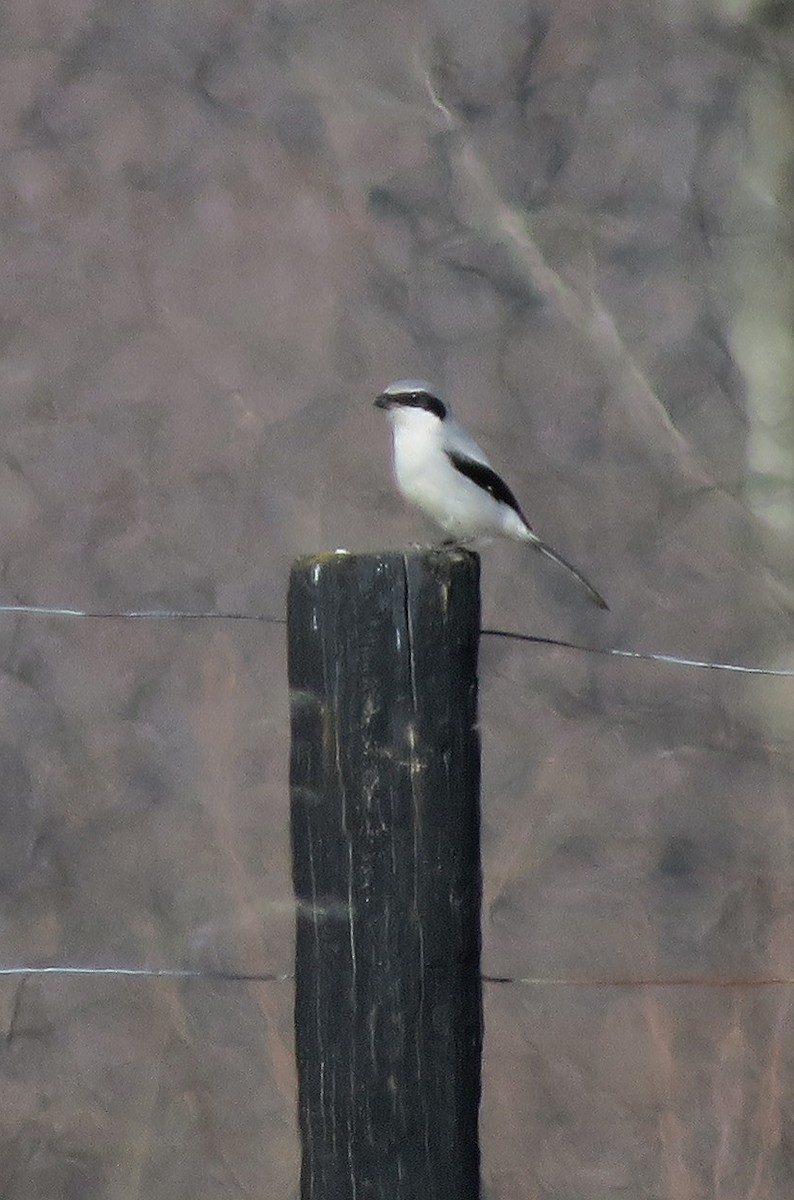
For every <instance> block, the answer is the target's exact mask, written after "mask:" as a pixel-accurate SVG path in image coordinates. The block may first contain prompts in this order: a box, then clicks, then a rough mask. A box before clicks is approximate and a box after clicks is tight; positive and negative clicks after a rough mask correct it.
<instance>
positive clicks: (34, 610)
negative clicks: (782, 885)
mask: <svg viewBox="0 0 794 1200" xmlns="http://www.w3.org/2000/svg"><path fill="white" fill-rule="evenodd" d="M2 613H10V614H14V613H16V614H17V615H20V616H39V617H82V618H93V619H95V620H105V621H123V620H131V621H259V622H260V623H262V624H266V625H286V623H287V618H286V617H274V616H272V615H271V614H269V613H242V612H184V611H181V610H179V609H168V608H162V609H160V608H149V609H127V610H124V611H121V612H102V611H95V610H91V609H83V608H56V607H49V606H46V605H41V604H0V614H2ZM480 634H481V636H482V637H498V638H506V639H508V640H510V641H514V642H527V643H529V644H530V645H534V646H557V647H559V648H560V649H563V650H574V651H576V652H577V653H579V654H598V655H601V656H602V657H606V658H629V659H634V660H637V661H641V662H657V663H664V664H666V665H667V666H673V667H691V668H694V669H696V670H703V671H732V672H734V674H739V675H766V676H773V677H775V678H777V679H794V668H788V667H751V666H746V665H744V664H743V663H729V662H713V661H711V660H709V659H700V658H683V657H682V656H680V655H678V654H663V653H660V652H659V653H654V652H650V651H642V650H622V649H620V648H618V647H614V646H612V647H604V646H587V645H585V644H584V643H583V642H569V641H566V640H564V639H563V638H551V637H542V636H541V635H540V634H533V633H514V632H513V631H512V630H509V629H481V630H480Z"/></svg>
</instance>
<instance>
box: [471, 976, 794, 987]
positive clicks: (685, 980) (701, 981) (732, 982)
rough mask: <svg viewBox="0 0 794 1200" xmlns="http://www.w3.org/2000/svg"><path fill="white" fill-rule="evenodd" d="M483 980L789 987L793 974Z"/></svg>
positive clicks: (489, 979) (494, 979)
mask: <svg viewBox="0 0 794 1200" xmlns="http://www.w3.org/2000/svg"><path fill="white" fill-rule="evenodd" d="M480 978H481V980H482V982H483V983H490V984H512V985H515V986H519V987H561V988H562V987H566V988H723V989H725V988H766V987H791V985H792V984H794V976H787V975H770V976H742V975H736V976H716V977H714V976H712V977H711V978H709V977H708V976H685V975H678V976H675V975H674V976H671V977H669V978H654V977H651V978H647V979H628V978H621V977H617V976H616V977H615V978H612V979H565V978H555V977H553V976H552V977H546V976H532V975H528V976H523V977H521V976H519V977H516V978H514V977H512V976H508V975H481V976H480Z"/></svg>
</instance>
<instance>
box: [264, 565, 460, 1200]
mask: <svg viewBox="0 0 794 1200" xmlns="http://www.w3.org/2000/svg"><path fill="white" fill-rule="evenodd" d="M479 625H480V603H479V559H478V558H477V556H476V555H474V554H472V553H469V552H467V551H460V550H452V551H446V550H445V551H431V550H421V551H416V552H411V553H407V554H398V553H393V554H373V555H342V554H339V555H329V556H323V557H319V558H312V559H305V560H302V561H300V562H298V563H297V564H296V565H295V566H294V567H293V571H292V576H291V580H290V589H289V601H288V626H289V628H288V641H289V682H290V689H291V706H292V756H291V771H290V783H291V818H292V846H293V874H294V883H295V894H296V899H297V945H296V970H295V1037H296V1048H297V1062H298V1090H299V1115H300V1130H301V1137H302V1153H303V1161H302V1171H301V1197H302V1200H434V1198H435V1200H476V1197H478V1196H479V1146H478V1139H477V1116H478V1107H479V1098H480V1059H481V1043H482V1004H481V991H480V894H481V884H480V813H479V783H480V759H479V738H478V734H477V730H476V721H477V674H476V672H477V648H478V640H479Z"/></svg>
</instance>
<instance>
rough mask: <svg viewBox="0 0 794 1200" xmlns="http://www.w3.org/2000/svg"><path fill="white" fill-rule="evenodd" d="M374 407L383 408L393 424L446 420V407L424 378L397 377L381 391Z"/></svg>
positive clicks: (428, 422) (429, 422)
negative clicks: (396, 379)
mask: <svg viewBox="0 0 794 1200" xmlns="http://www.w3.org/2000/svg"><path fill="white" fill-rule="evenodd" d="M375 407H376V408H382V409H385V411H386V412H387V413H388V414H389V416H390V417H391V420H392V422H393V423H394V424H398V423H399V424H406V423H411V424H413V423H419V422H422V423H427V424H433V425H435V424H436V423H437V422H441V421H446V419H447V415H448V409H447V406H446V404H445V403H444V402H443V400H439V398H438V396H437V395H436V394H435V392H434V391H433V388H432V387H431V385H430V384H429V383H427V381H426V380H424V379H399V380H398V381H397V382H396V383H390V384H389V386H388V387H387V388H386V389H385V390H384V391H382V392H381V394H380V395H379V396H378V398H377V400H376V401H375Z"/></svg>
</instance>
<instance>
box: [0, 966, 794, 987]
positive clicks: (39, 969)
mask: <svg viewBox="0 0 794 1200" xmlns="http://www.w3.org/2000/svg"><path fill="white" fill-rule="evenodd" d="M41 975H48V976H52V975H55V976H61V977H63V976H67V977H76V976H85V975H88V976H93V977H96V976H104V977H115V978H133V979H206V980H208V981H210V982H214V983H290V982H291V981H292V980H293V979H294V978H295V976H294V975H293V974H292V972H286V973H282V974H271V973H267V972H261V971H214V970H208V971H199V970H192V969H190V968H188V967H96V966H83V967H77V966H32V965H22V964H20V965H18V966H8V967H0V977H5V978H8V977H13V978H18V977H23V978H27V977H28V976H41ZM480 978H481V980H482V982H483V983H486V984H492V985H503V986H504V985H510V986H514V987H516V986H517V987H555V988H578V989H582V988H594V989H599V988H600V989H604V988H720V989H728V988H768V987H791V986H792V985H793V984H794V976H786V975H770V976H760V977H759V976H742V975H736V976H722V977H720V976H718V977H713V976H712V977H711V978H709V977H708V976H671V977H668V978H662V977H649V978H646V979H631V978H627V977H621V976H615V977H613V978H606V979H598V978H596V979H581V978H565V977H562V976H559V977H557V976H543V975H537V976H534V975H527V976H511V975H481V976H480Z"/></svg>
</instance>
